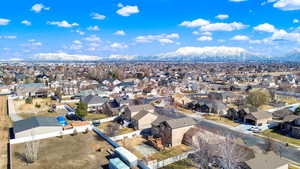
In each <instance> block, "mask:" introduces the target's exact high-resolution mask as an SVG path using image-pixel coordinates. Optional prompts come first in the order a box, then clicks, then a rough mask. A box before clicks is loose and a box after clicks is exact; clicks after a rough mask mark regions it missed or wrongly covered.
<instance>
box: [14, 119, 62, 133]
mask: <svg viewBox="0 0 300 169" xmlns="http://www.w3.org/2000/svg"><path fill="white" fill-rule="evenodd" d="M13 127H14V128H13V131H14V135H15V138H21V137H34V136H36V135H40V134H47V133H51V132H60V131H62V125H61V124H60V123H59V122H58V120H57V119H56V117H44V116H34V117H31V118H28V119H25V120H19V121H16V122H14V124H13Z"/></svg>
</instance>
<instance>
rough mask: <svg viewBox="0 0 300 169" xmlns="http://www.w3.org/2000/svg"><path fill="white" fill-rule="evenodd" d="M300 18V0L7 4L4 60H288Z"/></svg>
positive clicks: (1, 21)
mask: <svg viewBox="0 0 300 169" xmlns="http://www.w3.org/2000/svg"><path fill="white" fill-rule="evenodd" d="M299 20H300V0H188V1H182V0H128V1H125V0H110V1H107V0H85V1H82V0H76V1H74V0H57V1H53V0H42V1H36V0H26V1H20V0H18V1H17V0H2V1H1V6H0V59H1V60H5V59H13V60H16V59H62V60H72V59H73V60H96V59H101V58H123V59H124V58H126V59H128V58H129V59H130V58H133V57H135V56H151V55H164V54H173V55H176V54H178V55H179V54H186V56H188V55H189V54H195V53H196V54H198V53H201V52H202V53H203V52H212V51H210V50H212V49H213V50H220V52H225V55H226V52H227V50H226V49H228V51H229V52H233V53H235V52H239V51H241V50H244V51H247V52H251V53H258V54H264V55H269V56H280V55H284V54H286V53H288V52H290V51H293V50H295V49H298V48H299V44H300V22H299ZM189 47H193V48H189ZM207 47H208V48H207ZM209 47H214V48H209ZM219 47H223V48H219ZM224 47H225V48H224ZM191 49H192V50H191ZM224 49H225V51H224ZM221 50H222V51H221Z"/></svg>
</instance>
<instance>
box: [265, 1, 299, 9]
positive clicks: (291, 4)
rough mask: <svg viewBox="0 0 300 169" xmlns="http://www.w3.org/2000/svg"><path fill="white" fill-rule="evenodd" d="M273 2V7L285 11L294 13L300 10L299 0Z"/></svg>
mask: <svg viewBox="0 0 300 169" xmlns="http://www.w3.org/2000/svg"><path fill="white" fill-rule="evenodd" d="M271 2H275V3H274V4H273V7H275V8H279V9H281V10H283V11H292V10H299V9H300V1H299V0H272V1H271Z"/></svg>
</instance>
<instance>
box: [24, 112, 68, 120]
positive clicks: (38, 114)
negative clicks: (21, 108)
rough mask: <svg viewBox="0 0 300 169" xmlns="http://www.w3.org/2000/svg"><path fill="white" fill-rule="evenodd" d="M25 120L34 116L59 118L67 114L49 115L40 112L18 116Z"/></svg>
mask: <svg viewBox="0 0 300 169" xmlns="http://www.w3.org/2000/svg"><path fill="white" fill-rule="evenodd" d="M18 115H19V116H20V117H22V118H23V119H27V118H30V117H33V116H50V117H57V116H64V115H65V114H62V113H48V112H39V113H19V114H18Z"/></svg>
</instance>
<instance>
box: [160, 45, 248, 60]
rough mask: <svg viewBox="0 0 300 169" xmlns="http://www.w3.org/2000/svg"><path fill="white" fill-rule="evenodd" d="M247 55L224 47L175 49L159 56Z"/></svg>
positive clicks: (243, 51) (241, 51) (233, 48)
mask: <svg viewBox="0 0 300 169" xmlns="http://www.w3.org/2000/svg"><path fill="white" fill-rule="evenodd" d="M247 53H249V52H248V51H247V50H245V49H243V48H240V47H226V46H217V47H182V48H179V49H177V50H176V51H174V52H168V53H163V54H160V55H159V56H161V57H163V58H168V57H178V56H180V57H182V56H190V57H198V58H207V57H222V58H223V57H237V58H239V57H242V56H244V55H245V54H247Z"/></svg>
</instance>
